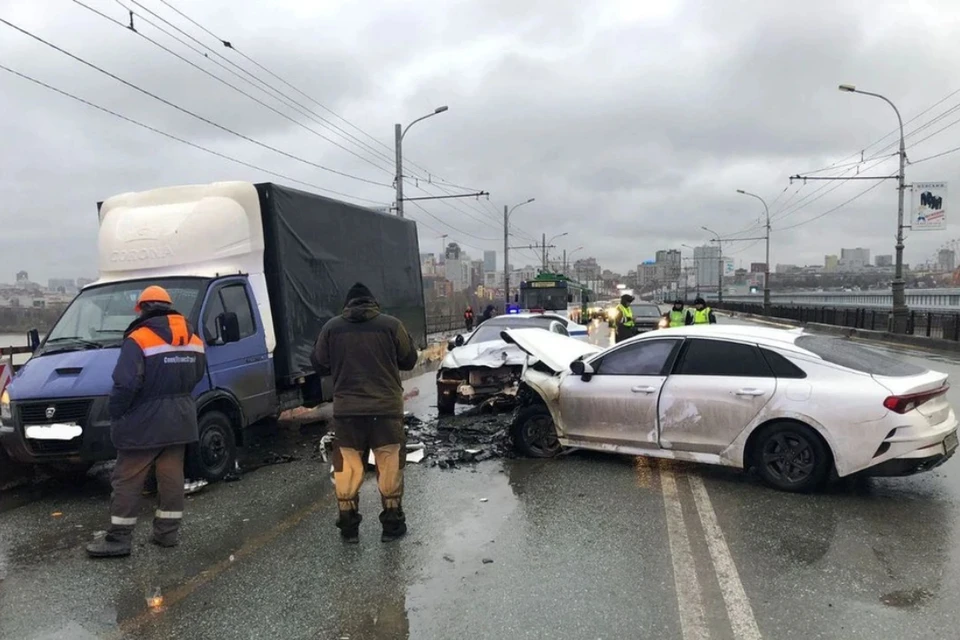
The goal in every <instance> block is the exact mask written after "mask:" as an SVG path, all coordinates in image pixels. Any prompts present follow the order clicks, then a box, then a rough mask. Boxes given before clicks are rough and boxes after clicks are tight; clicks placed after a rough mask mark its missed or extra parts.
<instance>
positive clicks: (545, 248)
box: [540, 233, 547, 273]
mask: <svg viewBox="0 0 960 640" xmlns="http://www.w3.org/2000/svg"><path fill="white" fill-rule="evenodd" d="M542 239H543V249H542V250H541V253H540V258H541V259H542V260H543V268H542V271H543V272H544V273H546V271H547V234H545V233H544V234H543V235H542Z"/></svg>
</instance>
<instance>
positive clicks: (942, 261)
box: [937, 249, 957, 271]
mask: <svg viewBox="0 0 960 640" xmlns="http://www.w3.org/2000/svg"><path fill="white" fill-rule="evenodd" d="M937 266H938V267H939V269H940V271H953V270H954V269H956V268H957V254H956V253H955V252H954V251H952V250H951V249H941V250H940V252H939V253H938V254H937Z"/></svg>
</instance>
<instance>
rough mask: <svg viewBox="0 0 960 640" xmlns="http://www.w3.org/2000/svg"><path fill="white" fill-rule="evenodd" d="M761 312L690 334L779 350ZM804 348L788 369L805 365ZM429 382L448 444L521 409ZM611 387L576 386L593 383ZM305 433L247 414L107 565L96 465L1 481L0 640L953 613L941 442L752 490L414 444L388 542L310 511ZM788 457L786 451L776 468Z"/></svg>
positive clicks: (746, 623)
mask: <svg viewBox="0 0 960 640" xmlns="http://www.w3.org/2000/svg"><path fill="white" fill-rule="evenodd" d="M481 326H482V325H481ZM695 330H696V328H694V329H688V330H681V332H680V333H679V334H674V330H668V331H657V332H654V333H650V334H644V335H643V336H641V337H639V338H636V339H635V342H628V343H627V344H626V345H624V344H621V345H620V346H619V347H613V346H612V345H613V339H612V332H611V330H610V328H609V327H608V326H607V324H606V323H600V322H594V323H591V324H590V325H589V343H584V342H582V341H578V340H569V338H566V337H564V336H563V335H561V334H560V333H555V334H553V335H551V333H550V332H549V331H545V330H543V329H529V328H527V329H520V330H518V331H516V332H515V333H516V334H517V335H518V336H523V335H527V336H528V337H529V336H531V335H532V332H534V331H542V332H543V335H544V336H545V337H546V338H548V339H555V340H557V341H560V340H567V341H568V343H569V346H568V348H570V347H574V348H579V349H581V350H582V351H585V352H587V353H589V354H590V355H589V356H588V357H586V358H584V360H580V361H579V362H585V364H586V363H589V362H592V361H591V360H590V357H596V355H601V356H602V355H603V354H604V353H606V352H607V351H610V353H614V350H624V349H628V348H629V347H630V345H632V344H638V345H642V344H645V343H648V342H650V341H651V340H653V341H659V340H671V341H673V340H678V339H679V338H680V337H684V338H685V339H686V337H687V336H691V337H692V336H693V335H695V334H694V331H695ZM778 331H780V330H778V329H770V328H764V327H758V326H757V325H753V324H750V323H741V322H737V321H736V320H731V319H728V318H726V317H721V318H720V325H719V326H718V327H717V329H716V330H713V331H711V332H710V334H706V335H710V339H721V337H722V339H723V340H725V341H726V340H732V341H734V342H736V340H737V339H739V338H737V336H741V335H742V334H744V333H746V334H750V335H755V336H758V339H761V340H765V341H766V342H765V344H766V345H767V346H765V347H762V348H776V349H778V350H784V348H785V347H787V351H790V349H797V348H796V346H795V343H796V339H795V336H796V332H792V331H783V335H785V336H790V338H789V339H788V340H787V342H783V341H781V342H776V341H774V339H773V338H772V337H771V336H773V335H776V332H778ZM511 332H512V331H511ZM686 332H689V333H686ZM674 336H676V337H674ZM790 340H792V341H793V343H794V346H793V347H790V346H789V341H790ZM518 342H519V341H518ZM861 348H863V347H860V346H859V345H858V346H857V348H856V349H853V350H851V351H850V352H848V354H847V355H849V354H853V355H856V354H859V353H860V349H861ZM455 352H456V349H455V350H454V353H455ZM560 353H561V352H560V350H558V349H553V350H551V351H549V353H544V354H543V356H544V357H543V358H542V360H541V362H542V363H543V364H545V365H547V366H550V364H551V363H553V364H555V365H557V366H558V367H559V365H560V364H561V363H562V362H563V361H564V360H566V359H567V358H566V356H568V355H570V354H569V353H566V354H563V355H562V356H561V355H560ZM792 353H796V354H799V350H796V351H793V352H792ZM868 353H870V354H871V357H872V359H871V361H870V362H868V363H863V364H864V366H877V365H879V364H888V362H889V359H895V360H896V361H897V362H899V363H900V365H899V367H900V368H901V369H902V370H903V371H906V372H908V373H911V374H913V372H915V371H917V370H920V369H922V370H931V371H934V370H936V371H941V372H943V373H944V374H946V375H948V376H956V375H960V362H958V361H956V360H953V359H951V358H950V357H946V356H935V355H930V354H925V353H922V352H918V351H910V350H892V349H890V348H885V347H880V348H878V347H877V346H875V345H869V351H868ZM797 357H799V355H798V356H797ZM805 357H806V358H807V360H806V361H805V365H798V366H809V365H810V360H811V359H812V358H811V356H809V355H807V356H805ZM553 358H558V359H556V361H555V362H553ZM573 361H574V358H571V359H570V362H573ZM567 364H569V362H567ZM535 370H536V367H531V368H528V373H529V372H533V371H535ZM832 370H833V371H837V369H832ZM886 373H887V374H890V373H895V372H893V371H887V372H886ZM580 375H583V374H580ZM845 375H854V374H852V373H845ZM574 376H575V374H574ZM866 377H870V376H866ZM813 378H814V373H813V371H812V370H811V371H810V372H809V376H808V378H806V380H808V381H809V382H810V384H811V385H812V386H813V387H814V390H812V391H811V393H819V390H818V388H817V386H816V385H819V384H820V382H819V381H818V380H814V379H813ZM435 379H436V373H435V372H425V373H421V374H418V375H416V376H414V377H412V378H409V379H408V380H406V381H405V382H404V388H405V389H406V390H407V392H408V393H407V394H406V395H407V396H408V397H409V400H407V402H406V406H405V410H406V411H407V412H408V415H410V416H415V417H416V418H417V420H418V421H419V422H420V423H422V424H424V425H435V426H436V428H437V429H439V431H438V432H439V433H442V434H446V435H445V437H446V438H448V439H449V438H451V437H452V438H456V434H457V433H461V434H464V437H467V436H466V434H469V433H471V432H474V431H473V430H475V429H478V428H480V425H484V424H488V425H489V424H492V425H493V427H492V429H493V432H497V433H499V432H500V430H506V431H509V430H510V426H511V425H512V424H513V422H512V421H513V418H514V416H515V415H518V414H519V413H522V410H521V411H520V412H517V411H514V410H512V409H511V410H505V411H502V412H499V413H492V414H491V413H487V412H486V411H480V410H477V409H476V408H471V407H464V408H460V407H458V408H457V410H456V415H438V410H437V404H438V403H437V398H436V397H435V396H433V393H432V391H433V388H434V387H435V385H434V381H435ZM575 380H576V381H577V383H578V384H582V385H584V386H585V387H586V386H588V385H590V384H594V383H601V384H602V380H601V375H599V374H597V372H596V371H595V372H594V377H593V378H592V380H591V381H590V382H583V381H582V380H581V379H580V378H579V377H575ZM669 380H670V377H667V381H669ZM764 380H771V381H773V380H777V379H776V378H765V379H764ZM793 380H797V379H796V378H793V379H791V381H793ZM937 380H941V379H940V378H937ZM791 383H792V382H791ZM757 384H759V382H757ZM831 384H833V385H834V387H837V385H838V384H839V383H838V381H837V380H836V379H832V383H831ZM873 384H879V383H876V382H874V383H873ZM828 386H829V385H828ZM788 388H789V387H788ZM415 391H416V392H415ZM611 391H612V390H611ZM611 391H606V392H599V393H598V392H595V391H592V388H591V396H593V397H595V398H596V399H597V400H600V399H601V398H603V397H610V398H613V397H615V396H612V395H611ZM904 391H911V389H907V388H905V389H904ZM881 395H882V394H881ZM956 395H957V392H956V391H954V390H952V389H946V390H945V393H944V394H938V395H937V396H936V397H935V398H933V399H931V400H929V401H928V402H926V403H924V404H926V405H929V406H928V407H927V409H926V410H925V411H926V413H927V414H929V416H933V415H934V414H943V413H944V412H946V413H947V414H948V415H949V418H948V419H952V415H953V414H952V410H950V409H949V405H947V404H946V403H947V402H949V403H951V404H953V403H956V402H957V401H958V400H960V398H957V397H956ZM630 397H634V396H633V395H631V396H630ZM644 397H646V394H644ZM755 397H756V396H751V397H750V398H755ZM749 401H750V402H753V400H749ZM850 401H851V403H852V402H853V398H851V399H850ZM938 403H943V404H942V405H941V404H938ZM827 404H828V403H827ZM872 404H873V403H872V402H871V407H870V408H871V409H873V408H874V407H873V406H872ZM877 404H878V405H879V406H880V407H883V406H884V404H885V403H884V399H883V398H877ZM922 406H923V405H921V407H922ZM944 407H946V408H944ZM904 408H905V407H904ZM562 410H563V408H562V407H561V411H562ZM580 415H582V414H580ZM711 415H713V414H711ZM900 415H907V414H898V413H896V411H893V410H888V411H887V412H886V418H883V419H881V420H880V422H879V423H877V424H876V425H874V426H872V427H871V426H870V425H869V424H861V425H857V426H856V428H857V429H862V430H864V432H865V433H866V429H868V428H869V429H870V432H871V433H879V432H880V431H883V430H884V428H883V427H882V425H883V424H884V423H885V422H889V421H890V420H894V421H896V420H897V416H900ZM498 420H499V422H497V421H498ZM573 424H575V423H571V425H573ZM828 424H829V423H828ZM678 426H679V425H678ZM829 428H831V429H836V430H837V431H838V432H839V431H840V430H842V429H844V428H846V427H845V426H842V425H840V424H836V425H834V424H829ZM905 428H906V429H908V430H910V431H912V430H914V429H915V428H916V427H912V426H911V427H905ZM325 432H326V427H325V426H324V425H322V424H319V425H311V424H306V425H299V426H291V427H286V428H285V429H281V430H280V431H279V433H277V432H274V431H269V432H266V433H264V434H263V435H262V438H263V439H262V442H257V443H251V448H252V449H253V450H254V451H256V453H255V454H252V455H253V456H262V457H261V458H260V459H267V458H270V459H271V461H272V462H274V463H273V464H265V465H263V464H261V466H260V467H259V468H256V465H254V464H252V460H251V465H250V468H251V470H250V471H249V472H248V473H245V474H244V475H243V476H242V480H240V481H238V482H227V483H215V484H211V485H209V486H207V487H206V488H204V490H203V491H201V492H199V493H197V494H195V495H192V496H189V497H188V499H187V504H186V506H185V512H186V515H185V519H184V525H183V541H182V543H181V545H180V546H179V547H177V548H176V549H175V550H169V549H163V548H160V547H156V546H152V545H149V544H147V542H148V540H147V537H148V535H149V534H148V532H146V531H144V532H138V534H137V535H136V537H135V539H134V542H135V544H134V550H135V553H134V554H133V555H132V556H131V557H130V558H129V559H126V560H120V561H116V564H113V563H111V564H95V563H91V562H90V561H89V560H88V559H87V558H86V557H85V553H84V550H83V545H84V543H85V542H86V540H87V539H88V538H89V535H90V534H91V533H92V532H93V531H95V530H97V528H99V527H101V526H102V513H103V508H104V505H105V504H106V502H107V500H108V498H109V492H110V489H109V485H108V484H107V482H106V480H105V475H104V474H105V472H100V473H98V472H97V470H96V469H95V470H94V472H93V473H92V475H90V476H88V477H86V478H84V479H83V481H81V482H77V481H74V482H70V483H64V482H62V481H57V480H48V481H45V482H40V483H37V484H27V485H21V486H19V487H15V488H13V489H9V490H7V491H5V492H3V493H0V511H2V515H0V520H2V523H3V527H2V528H0V579H2V585H3V588H2V591H0V620H2V621H3V623H2V635H3V637H11V638H47V637H70V638H114V637H138V638H161V637H164V638H166V637H184V638H204V637H211V636H215V637H238V638H244V637H247V638H255V637H264V636H266V635H269V636H272V637H331V638H340V637H351V638H408V637H409V638H448V637H455V636H458V635H465V634H471V635H473V636H475V637H491V638H494V637H541V636H543V635H545V634H549V635H551V636H553V637H564V638H567V637H569V638H581V637H611V638H612V637H634V636H636V635H637V634H638V633H639V634H640V636H641V637H663V638H671V637H675V638H697V637H699V638H809V637H824V638H839V637H842V638H876V637H898V638H899V637H916V638H943V637H951V635H950V634H951V633H952V631H951V630H952V629H954V628H956V625H957V624H960V618H958V616H957V612H956V609H955V607H953V605H952V600H953V598H952V593H953V590H952V588H951V585H952V584H954V583H956V582H957V581H960V569H958V567H957V565H956V564H954V563H952V562H951V560H950V559H951V558H952V552H951V549H952V548H954V547H955V546H956V545H957V543H958V542H960V480H958V477H960V476H957V474H956V471H955V470H954V467H955V465H956V463H955V462H954V461H950V462H948V463H946V464H944V465H942V466H940V467H938V468H936V469H934V470H933V471H931V472H928V473H922V474H918V475H914V476H911V477H906V478H868V477H865V476H864V475H863V474H858V473H854V474H852V475H847V474H844V475H845V477H844V478H843V479H842V480H840V481H834V482H832V483H830V484H829V485H827V486H826V487H823V488H821V489H819V490H818V491H815V492H812V493H789V492H781V491H774V490H771V489H770V488H768V487H767V486H765V484H766V483H767V482H768V481H769V479H768V478H766V477H764V475H763V474H762V473H757V474H753V473H745V472H743V471H740V470H737V469H734V468H731V467H728V466H710V465H706V464H700V463H697V462H688V461H684V460H678V459H676V458H677V457H678V456H671V457H672V458H673V459H671V457H667V458H663V457H653V456H650V455H649V451H644V452H640V453H643V454H644V455H628V454H621V455H612V456H611V455H609V453H594V452H592V451H589V450H587V447H576V448H570V449H564V451H565V452H566V455H562V456H559V457H555V458H553V459H542V458H536V457H528V456H514V455H512V454H511V455H509V456H507V457H503V458H501V457H495V458H493V459H486V460H485V461H481V462H477V463H468V464H459V465H455V466H453V465H451V466H446V465H444V466H446V468H441V467H440V466H431V465H430V464H429V459H427V460H425V461H424V462H423V463H421V464H408V467H407V472H406V484H407V487H406V494H407V496H408V498H407V501H406V503H405V506H406V510H407V523H408V525H409V527H410V532H409V534H408V537H407V538H406V539H405V540H404V541H403V542H402V543H399V545H398V546H389V545H382V543H380V542H379V540H378V539H376V538H375V537H374V536H372V535H369V533H370V530H369V529H367V524H366V523H364V524H363V525H361V528H360V543H359V545H356V546H355V547H344V546H343V545H342V544H341V543H340V542H339V540H338V535H337V531H336V529H335V528H334V527H332V526H331V523H330V518H329V513H330V511H331V510H335V509H336V506H335V505H336V498H335V496H334V493H333V490H332V487H331V484H330V480H329V478H330V475H329V462H327V461H325V460H324V459H323V456H322V455H319V454H318V453H317V450H316V449H315V444H316V442H317V440H318V438H319V436H320V435H321V434H323V433H325ZM418 433H419V432H418ZM711 433H712V432H711V431H710V430H709V429H708V430H707V431H705V432H703V434H702V437H704V438H707V437H709V436H710V435H711ZM510 435H511V434H509V433H508V434H507V437H510ZM713 435H716V434H715V433H714V434H713ZM882 435H886V434H882ZM904 442H905V441H901V442H897V443H895V444H892V445H891V447H904V446H907V445H906V444H904ZM468 446H469V445H468ZM478 446H482V445H478ZM910 446H912V445H910ZM850 447H851V448H850V451H849V453H850V454H852V455H853V454H860V455H868V456H869V455H870V454H872V453H873V452H872V451H868V450H867V449H868V447H865V446H861V447H857V446H855V445H854V444H852V443H851V445H850ZM598 449H603V448H602V447H598ZM901 450H902V449H899V448H898V449H896V450H895V451H892V452H891V456H893V457H895V456H897V452H899V451H901ZM266 451H269V455H266V456H264V453H265V452H266ZM702 455H704V456H706V455H708V454H706V453H703V454H702ZM713 455H718V454H713ZM690 459H691V460H697V456H691V457H690ZM840 459H841V460H843V458H842V457H841V458H840ZM803 463H804V459H803V456H802V455H801V456H798V457H797V458H796V459H795V460H794V466H793V468H794V469H797V468H799V467H802V465H803ZM244 464H247V460H246V459H245V460H244ZM815 466H816V465H815ZM855 466H856V464H853V463H851V464H850V465H848V466H847V467H845V469H846V470H848V471H849V470H853V469H854V468H855ZM782 468H783V469H784V470H785V471H786V470H787V467H782ZM785 477H786V478H789V473H787V475H786V476H785ZM378 500H379V497H378V496H377V491H376V489H375V488H372V487H371V488H370V489H369V490H365V491H363V492H361V495H360V509H361V511H367V512H375V511H376V507H375V506H374V503H375V502H377V501H378ZM920 522H922V523H923V526H918V525H917V523H920ZM371 526H372V525H371ZM545 602H550V603H554V604H551V605H550V606H547V607H545V606H544V604H543V603H545ZM493 612H495V614H494V613H493ZM638 630H639V631H638Z"/></svg>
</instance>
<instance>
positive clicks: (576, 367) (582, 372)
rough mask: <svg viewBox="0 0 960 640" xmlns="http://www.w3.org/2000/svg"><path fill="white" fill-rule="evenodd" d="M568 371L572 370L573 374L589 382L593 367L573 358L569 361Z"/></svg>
mask: <svg viewBox="0 0 960 640" xmlns="http://www.w3.org/2000/svg"><path fill="white" fill-rule="evenodd" d="M570 371H573V373H574V374H575V375H578V376H580V379H581V380H583V381H584V382H590V378H592V377H593V373H594V371H593V367H591V366H590V365H589V364H588V363H586V362H584V361H583V360H574V361H573V362H571V363H570Z"/></svg>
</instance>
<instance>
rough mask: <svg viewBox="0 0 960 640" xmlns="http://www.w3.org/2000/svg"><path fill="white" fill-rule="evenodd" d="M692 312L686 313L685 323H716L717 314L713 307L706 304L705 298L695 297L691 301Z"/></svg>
mask: <svg viewBox="0 0 960 640" xmlns="http://www.w3.org/2000/svg"><path fill="white" fill-rule="evenodd" d="M693 307H694V308H693V313H688V315H687V324H717V316H715V315H713V309H711V308H710V307H708V306H707V302H706V300H704V299H703V298H697V299H696V300H694V301H693Z"/></svg>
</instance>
